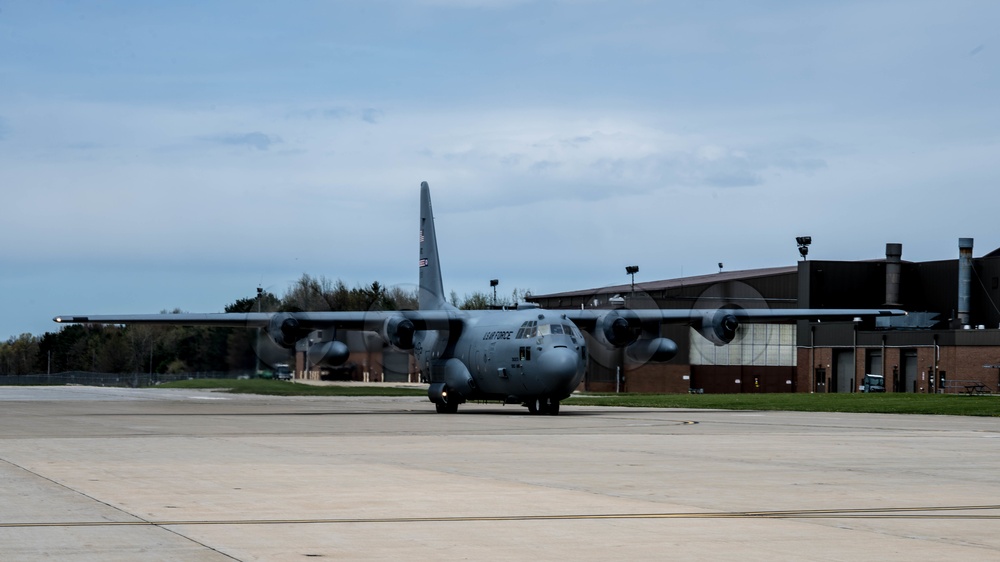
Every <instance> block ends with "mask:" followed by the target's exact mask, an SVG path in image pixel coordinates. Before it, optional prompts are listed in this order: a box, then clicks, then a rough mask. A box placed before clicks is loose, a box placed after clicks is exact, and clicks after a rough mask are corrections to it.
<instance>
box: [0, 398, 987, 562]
mask: <svg viewBox="0 0 1000 562" xmlns="http://www.w3.org/2000/svg"><path fill="white" fill-rule="evenodd" d="M973 399H975V398H973ZM0 427H2V434H0V480H2V486H0V559H2V560H88V561H89V560H94V561H98V560H100V561H109V560H129V561H131V560H171V561H173V560H206V561H216V560H218V561H226V560H228V561H232V560H241V561H250V560H306V559H337V560H401V559H406V560H527V559H532V560H564V559H576V560H611V559H617V560H622V559H625V560H627V559H637V560H662V559H675V560H720V559H729V560H734V559H740V560H762V561H763V560H767V561H774V560H822V561H835V560H843V561H848V560H851V561H853V560H907V561H913V560H934V561H938V560H1000V532H998V530H1000V421H998V420H997V419H996V418H964V417H947V416H896V415H864V414H828V413H823V414H816V413H798V412H730V411H706V410H652V409H623V408H595V407H573V406H564V407H563V411H562V414H560V415H559V416H556V417H551V416H529V415H527V411H526V409H524V408H520V407H517V406H500V405H484V406H480V405H466V406H464V407H463V408H462V411H461V413H459V414H457V415H440V414H436V413H434V407H433V405H432V404H431V403H430V402H428V401H426V399H420V398H286V397H262V396H238V395H230V394H221V393H211V392H201V391H186V390H163V389H138V390H133V389H120V388H90V387H35V388H25V387H0Z"/></svg>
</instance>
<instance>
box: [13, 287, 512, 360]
mask: <svg viewBox="0 0 1000 562" xmlns="http://www.w3.org/2000/svg"><path fill="white" fill-rule="evenodd" d="M525 296H526V292H521V291H519V290H517V289H515V290H514V292H513V293H512V295H511V297H510V298H508V297H504V298H498V299H497V304H498V305H501V306H509V305H512V304H514V303H516V302H517V301H518V300H519V299H523V298H524V297H525ZM450 300H451V302H452V304H454V305H455V306H457V307H459V308H463V309H467V310H472V309H484V308H489V307H490V306H491V305H492V304H493V297H492V295H486V294H485V293H480V292H476V293H473V294H472V295H466V296H465V297H464V298H463V299H459V298H458V295H457V294H456V293H455V292H454V291H453V292H452V293H451V296H450ZM416 308H417V292H416V290H415V289H414V290H406V289H401V288H399V287H386V286H384V285H382V284H381V283H379V282H378V281H374V282H372V283H371V284H370V285H367V286H357V287H354V288H348V287H347V285H346V284H345V283H344V282H343V281H341V280H339V279H338V280H336V281H331V280H329V279H327V278H325V277H312V276H310V275H308V274H303V275H302V277H301V278H300V279H298V280H297V281H295V282H294V283H293V284H292V285H291V286H290V287H289V288H288V290H287V291H286V292H285V293H284V295H282V296H281V297H278V296H277V295H275V294H273V293H271V292H269V291H258V295H257V296H250V297H243V298H238V299H236V300H235V301H234V302H232V303H230V304H229V305H227V306H226V307H225V311H226V312H237V313H241V312H258V311H259V312H303V311H330V310H343V311H365V310H408V309H409V310H413V309H416ZM161 313H162V314H179V313H181V310H179V309H175V310H173V311H169V312H168V311H162V312H161ZM257 337H258V334H257V331H256V330H248V329H243V328H211V327H206V326H167V325H162V326H161V325H140V324H136V325H128V326H104V325H96V324H70V325H66V326H63V327H62V328H61V329H60V330H59V331H56V332H46V333H45V334H43V335H41V336H36V335H32V334H21V335H20V336H17V337H11V338H10V339H8V340H7V341H6V342H0V376H2V375H27V374H34V373H60V372H67V371H87V372H97V373H137V372H138V373H160V374H163V373H191V372H231V371H253V370H254V369H256V367H257V354H256V352H255V351H254V349H255V343H256V341H257ZM264 337H266V336H264Z"/></svg>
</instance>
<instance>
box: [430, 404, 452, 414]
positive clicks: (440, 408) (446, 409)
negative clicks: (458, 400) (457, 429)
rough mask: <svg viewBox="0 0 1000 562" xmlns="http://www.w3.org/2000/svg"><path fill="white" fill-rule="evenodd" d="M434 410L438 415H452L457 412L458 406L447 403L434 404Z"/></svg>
mask: <svg viewBox="0 0 1000 562" xmlns="http://www.w3.org/2000/svg"><path fill="white" fill-rule="evenodd" d="M434 409H435V410H437V413H439V414H454V413H457V412H458V404H451V403H449V402H435V403H434Z"/></svg>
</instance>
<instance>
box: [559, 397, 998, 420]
mask: <svg viewBox="0 0 1000 562" xmlns="http://www.w3.org/2000/svg"><path fill="white" fill-rule="evenodd" d="M563 403H564V404H567V405H580V406H631V407H641V408H711V409H720V410H788V411H799V412H854V413H868V414H937V415H951V416H1000V397H997V396H966V395H955V394H903V393H885V394H617V395H615V394H603V395H597V394H594V395H587V394H584V395H578V396H573V397H571V398H569V399H567V400H566V401H565V402H563Z"/></svg>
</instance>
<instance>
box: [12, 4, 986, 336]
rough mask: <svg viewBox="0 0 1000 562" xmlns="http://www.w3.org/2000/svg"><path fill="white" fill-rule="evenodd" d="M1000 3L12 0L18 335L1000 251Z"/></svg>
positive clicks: (14, 264)
mask: <svg viewBox="0 0 1000 562" xmlns="http://www.w3.org/2000/svg"><path fill="white" fill-rule="evenodd" d="M997 21H1000V4H998V3H995V2H987V1H968V2H967V1H952V2H921V1H919V0H907V1H863V2H850V1H845V2H836V3H834V2H742V1H733V2H726V1H717V2H712V1H709V2H642V1H633V2H630V1H617V2H600V1H586V0H581V1H546V2H532V1H511V2H503V1H499V0H480V1H468V2H462V1H457V0H453V1H450V0H428V1H407V2H394V1H388V0H386V1H378V0H375V1H365V2H360V1H359V2H332V1H331V2H325V1H324V2H304V1H299V2H297V1H290V2H282V3H263V2H242V1H241V2H193V1H192V2H181V1H171V2H132V1H120V2H119V1H104V2H87V3H80V2H46V1H38V2H35V1H31V2H28V1H9V0H0V209H2V212H3V219H2V221H0V239H2V240H3V244H2V246H0V308H2V310H3V314H2V315H0V339H6V338H7V337H9V336H13V335H17V334H20V333H23V332H30V333H34V334H42V333H44V332H45V331H52V330H55V329H57V326H56V325H54V324H52V322H51V318H52V317H53V316H55V315H57V314H67V313H70V314H72V313H76V314H82V313H90V314H97V313H148V312H158V311H160V310H163V309H173V308H180V309H182V310H185V311H189V312H217V311H221V310H222V309H223V307H224V306H225V305H226V304H228V303H230V302H232V301H234V300H235V299H237V298H239V297H242V296H252V295H253V294H254V291H255V288H256V287H257V286H258V285H261V286H263V287H265V288H268V289H270V290H272V291H274V292H276V293H278V294H281V293H282V292H284V290H285V289H286V288H287V287H288V285H289V283H290V282H292V281H294V280H295V279H297V278H299V277H300V276H301V275H302V274H303V273H309V274H310V275H313V276H325V277H327V278H330V279H338V278H339V279H342V280H344V281H345V282H346V283H347V284H348V285H349V286H354V285H358V284H368V283H370V282H371V281H374V280H378V281H379V282H382V283H384V284H400V285H405V286H412V284H414V283H415V282H416V269H417V268H416V261H417V259H416V254H417V236H416V232H417V211H418V186H419V184H420V182H421V181H428V182H429V183H430V185H431V189H432V193H433V196H434V207H435V213H436V217H437V228H438V236H439V241H440V246H441V252H442V268H443V271H444V275H445V286H446V289H447V290H454V291H456V292H457V293H458V294H459V295H464V294H467V293H471V292H473V291H483V292H489V290H490V289H489V280H490V279H493V278H499V279H500V287H499V289H500V291H501V294H509V292H510V291H511V290H513V289H514V288H518V289H522V290H524V289H527V290H531V291H532V292H534V293H537V294H541V293H549V292H557V291H566V290H577V289H583V288H588V287H598V286H603V285H610V284H618V283H623V282H626V281H627V280H628V278H627V276H626V275H625V273H624V266H625V265H630V264H638V265H639V266H640V268H641V269H640V274H639V275H638V276H637V278H636V280H637V281H642V280H655V279H663V278H672V277H678V276H687V275H699V274H704V273H711V272H713V271H716V270H717V265H716V264H717V263H718V262H723V263H724V264H725V268H726V269H727V270H736V269H749V268H756V267H771V266H781V265H791V264H792V263H794V262H795V261H796V259H797V258H798V253H797V250H796V247H795V244H794V239H795V237H796V236H798V235H803V234H808V235H811V236H812V237H813V240H814V242H813V246H812V250H811V253H810V257H814V258H816V259H848V260H851V259H873V258H879V257H882V256H884V249H885V243H886V242H899V243H902V244H903V258H904V259H907V260H935V259H951V258H954V257H955V256H957V239H958V238H959V237H973V238H975V241H976V249H975V251H974V254H975V255H977V256H978V255H982V254H984V253H986V252H989V251H991V250H993V249H995V248H996V247H998V246H1000V235H998V231H997V228H996V221H997V219H996V216H997V202H998V200H1000V197H998V196H997V195H996V193H997V187H998V186H1000V74H998V69H1000V41H998V39H1000V28H998V26H997V25H996V22H997Z"/></svg>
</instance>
